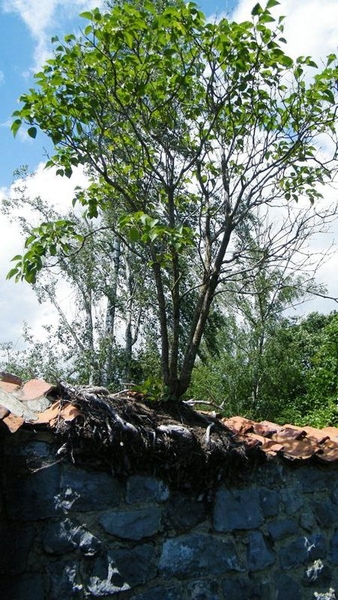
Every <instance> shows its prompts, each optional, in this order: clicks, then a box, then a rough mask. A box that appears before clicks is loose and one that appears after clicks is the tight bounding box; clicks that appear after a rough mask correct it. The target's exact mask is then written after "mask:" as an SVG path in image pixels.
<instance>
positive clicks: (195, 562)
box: [159, 533, 244, 579]
mask: <svg viewBox="0 0 338 600" xmlns="http://www.w3.org/2000/svg"><path fill="white" fill-rule="evenodd" d="M159 568H160V570H161V571H162V573H163V574H164V576H165V577H171V576H176V577H184V578H186V579H189V578H190V577H201V576H206V575H208V576H215V575H217V576H218V575H222V574H225V573H228V572H229V571H243V570H244V569H243V568H242V566H241V564H240V562H239V559H238V556H237V550H236V545H235V542H234V541H233V540H232V539H220V538H219V537H217V536H213V535H208V534H202V533H201V534H199V533H193V534H191V535H189V534H187V535H182V536H179V537H176V538H173V539H167V540H166V541H165V542H164V544H163V548H162V553H161V557H160V563H159Z"/></svg>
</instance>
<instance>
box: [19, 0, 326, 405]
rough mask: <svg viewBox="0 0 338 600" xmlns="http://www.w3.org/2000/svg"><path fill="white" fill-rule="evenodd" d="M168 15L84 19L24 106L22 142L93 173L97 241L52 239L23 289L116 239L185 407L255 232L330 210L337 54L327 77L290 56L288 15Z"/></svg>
mask: <svg viewBox="0 0 338 600" xmlns="http://www.w3.org/2000/svg"><path fill="white" fill-rule="evenodd" d="M161 4H163V6H162V5H161V10H159V3H158V2H152V1H144V2H138V3H136V4H135V3H134V2H127V1H121V2H118V3H113V5H112V6H111V7H110V8H109V10H107V11H106V12H101V11H99V10H98V9H95V10H93V11H87V12H85V13H83V14H82V17H83V18H84V20H86V21H87V25H86V26H85V27H84V30H83V32H82V34H81V35H80V36H76V35H75V34H70V35H67V36H66V37H65V39H64V41H60V40H58V39H56V38H55V39H54V44H55V46H54V54H53V57H52V58H51V59H49V60H47V61H46V64H45V65H44V67H43V68H42V70H41V72H39V73H37V74H36V76H35V80H36V85H35V87H34V88H33V89H31V90H29V91H28V92H27V93H26V94H24V95H23V96H22V97H21V107H20V108H19V110H17V111H16V112H15V113H14V121H13V124H12V130H13V132H14V134H15V133H16V132H17V131H18V129H19V128H20V127H21V126H22V125H23V124H26V126H28V134H29V135H30V136H31V137H33V138H34V137H35V136H36V135H37V131H38V129H40V130H42V131H44V132H45V133H46V134H47V135H48V136H49V137H50V139H51V140H52V142H53V144H54V147H55V152H54V155H53V156H52V157H51V158H50V159H49V160H48V162H47V167H56V169H57V172H58V174H59V175H61V176H67V177H71V175H72V171H73V169H74V168H75V167H78V166H83V167H84V168H85V169H86V171H87V174H88V177H89V181H90V184H89V187H88V188H86V189H83V190H78V192H77V194H76V198H75V201H76V202H78V203H80V204H81V205H82V206H83V207H84V211H85V216H86V218H87V219H88V218H89V219H93V220H94V224H95V225H94V227H93V231H91V232H90V234H89V236H83V235H81V233H80V232H79V231H78V230H77V227H76V224H75V223H74V222H73V221H72V220H69V219H61V220H57V221H55V222H51V221H48V222H45V223H43V224H42V225H40V226H38V227H37V228H35V229H33V231H32V232H31V234H30V235H29V237H28V238H27V241H26V249H25V253H24V254H23V255H22V256H17V257H15V266H14V267H13V269H12V270H11V271H10V273H9V276H12V277H15V278H17V279H20V278H22V279H26V280H27V281H28V282H30V283H34V281H35V280H36V276H37V273H38V271H39V270H40V269H41V268H42V266H43V264H44V261H45V259H46V257H48V256H50V255H54V256H60V255H62V254H63V253H67V254H69V252H72V251H76V249H77V247H78V245H79V244H80V245H81V244H85V243H86V241H87V240H88V238H89V237H91V236H93V235H95V230H100V229H101V230H102V228H107V227H109V229H110V231H111V232H112V233H113V234H114V236H115V237H116V239H119V240H120V241H121V243H123V244H124V247H125V248H127V249H128V251H129V252H130V253H131V254H132V255H133V256H135V257H137V259H138V261H135V268H136V269H139V264H140V262H141V263H143V264H144V265H146V268H147V277H145V279H144V280H145V281H146V282H147V285H149V281H152V282H153V289H152V290H151V292H152V307H151V309H150V312H149V315H150V318H151V319H152V320H153V323H154V324H155V329H156V331H157V335H158V338H159V340H160V343H159V346H160V357H161V358H160V361H161V370H162V377H163V381H164V383H165V386H166V388H167V395H168V397H170V398H172V399H178V398H180V397H181V396H182V395H183V394H184V393H185V391H186V390H187V389H188V386H189V383H190V380H191V374H192V370H193V367H194V363H195V360H196V356H197V353H198V351H199V348H200V344H201V340H202V336H203V334H204V332H205V330H206V326H207V322H208V319H209V317H210V314H211V312H212V308H213V307H215V298H216V296H217V294H219V293H221V292H225V291H226V290H227V289H228V288H227V286H229V283H231V282H233V281H234V280H236V278H238V276H239V274H240V273H242V272H243V261H242V260H241V257H242V258H243V256H244V255H245V253H246V252H247V250H248V249H250V244H251V240H250V239H249V238H246V236H245V235H244V234H243V232H245V231H246V230H247V229H248V228H249V229H250V224H251V223H252V222H253V220H254V219H255V218H257V216H258V215H259V214H260V211H262V210H266V209H268V210H270V211H272V214H274V213H273V211H274V210H278V209H280V207H281V205H283V204H286V203H289V202H297V201H298V200H299V199H304V198H307V199H308V201H309V202H310V203H318V206H320V202H321V198H322V194H323V185H324V184H325V183H327V182H330V181H331V180H332V179H333V178H334V176H335V174H336V170H337V160H336V159H337V139H336V114H337V80H338V68H337V64H336V56H335V55H333V54H331V55H330V56H328V57H327V60H326V64H325V66H324V68H322V69H321V70H319V69H318V67H317V65H316V64H315V63H314V62H313V61H312V59H311V58H310V57H307V56H303V57H299V58H298V59H297V60H293V59H292V58H291V57H289V56H288V55H287V53H286V52H285V51H284V45H285V39H284V37H283V17H280V18H279V19H277V20H275V18H274V17H273V16H272V13H271V10H272V9H273V8H274V7H275V6H276V5H278V2H277V1H276V0H268V2H267V4H266V6H265V7H262V6H261V5H260V4H256V5H255V7H254V8H253V10H252V18H251V20H250V21H244V22H241V23H236V22H235V21H231V20H228V19H226V18H223V19H221V20H219V21H217V22H213V23H211V22H208V21H207V20H206V18H205V16H204V14H203V13H202V12H201V11H200V10H199V8H198V6H197V5H196V4H194V3H188V4H186V5H185V4H184V3H183V2H181V1H177V2H164V3H161ZM311 71H312V75H311ZM318 210H319V209H318ZM108 213H109V219H107V218H106V216H107V214H108ZM293 235H297V231H295V232H293ZM246 240H247V241H246ZM238 247H240V251H238V250H237V248H238ZM267 251H268V250H267ZM260 259H261V257H260V256H259V254H258V255H257V261H259V260H260Z"/></svg>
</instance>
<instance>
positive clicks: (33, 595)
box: [0, 573, 66, 600]
mask: <svg viewBox="0 0 338 600" xmlns="http://www.w3.org/2000/svg"><path fill="white" fill-rule="evenodd" d="M0 598H1V599H3V600H45V598H46V596H45V585H44V580H43V577H42V576H41V575H40V573H30V574H25V575H19V576H18V577H15V578H14V577H0ZM59 600H61V598H59ZM62 600H66V599H62Z"/></svg>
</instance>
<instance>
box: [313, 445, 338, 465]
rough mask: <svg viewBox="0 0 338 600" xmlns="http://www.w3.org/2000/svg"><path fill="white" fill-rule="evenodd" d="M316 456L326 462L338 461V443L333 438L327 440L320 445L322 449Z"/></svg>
mask: <svg viewBox="0 0 338 600" xmlns="http://www.w3.org/2000/svg"><path fill="white" fill-rule="evenodd" d="M316 456H317V457H318V458H319V459H320V460H323V461H325V462H335V461H338V444H337V443H336V442H333V441H332V440H326V441H325V442H324V443H322V444H321V445H320V451H319V452H318V454H317V455H316Z"/></svg>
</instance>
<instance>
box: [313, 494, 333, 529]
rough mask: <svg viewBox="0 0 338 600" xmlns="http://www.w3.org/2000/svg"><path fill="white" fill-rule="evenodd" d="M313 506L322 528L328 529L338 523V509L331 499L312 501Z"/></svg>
mask: <svg viewBox="0 0 338 600" xmlns="http://www.w3.org/2000/svg"><path fill="white" fill-rule="evenodd" d="M312 508H313V512H314V514H315V515H316V520H317V523H318V525H319V526H320V527H321V528H324V529H326V528H328V527H332V526H334V525H336V524H337V518H338V510H337V507H336V506H335V505H334V504H333V502H332V501H331V500H329V499H327V500H321V501H320V502H312Z"/></svg>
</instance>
